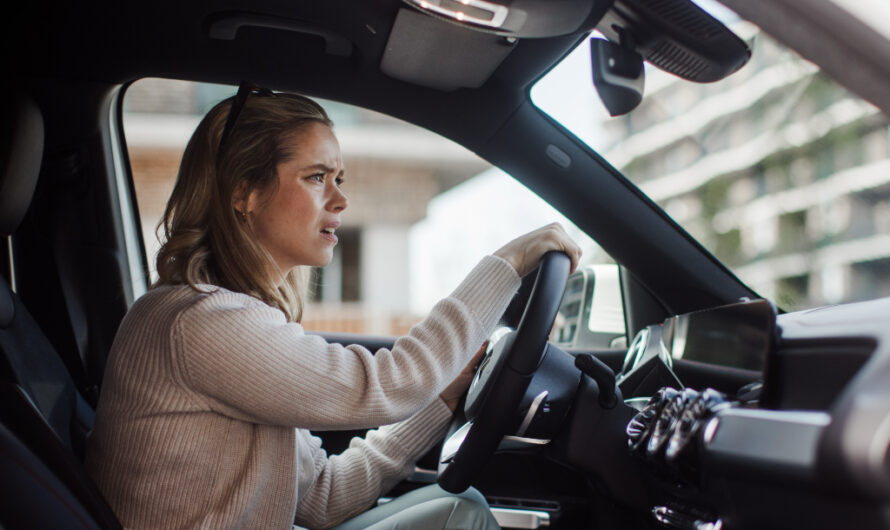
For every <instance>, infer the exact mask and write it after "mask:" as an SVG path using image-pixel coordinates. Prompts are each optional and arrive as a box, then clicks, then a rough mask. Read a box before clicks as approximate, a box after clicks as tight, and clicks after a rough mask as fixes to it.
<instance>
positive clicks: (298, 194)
mask: <svg viewBox="0 0 890 530" xmlns="http://www.w3.org/2000/svg"><path fill="white" fill-rule="evenodd" d="M287 141H288V142H290V143H291V152H292V155H293V156H292V157H291V158H290V160H287V161H286V162H282V163H281V164H279V165H278V168H277V171H278V182H277V184H276V185H273V186H270V188H271V189H268V190H254V191H253V192H251V194H250V196H249V197H248V199H247V205H246V212H247V218H248V222H249V223H250V227H251V229H252V231H253V233H254V235H255V236H256V238H257V240H258V241H259V242H260V244H262V245H263V247H264V248H265V249H266V250H267V251H268V252H269V254H271V255H272V258H273V259H274V260H275V263H276V264H277V265H278V268H279V272H280V273H281V275H282V276H283V275H284V274H286V273H287V272H288V271H289V270H290V269H292V268H294V267H296V266H297V265H312V266H323V265H327V264H328V263H330V261H331V258H332V257H333V252H334V245H336V244H337V236H336V235H335V234H334V231H335V230H336V229H337V227H338V226H340V214H341V213H342V212H343V210H345V209H346V207H347V206H348V204H349V201H348V200H347V198H346V195H344V194H343V192H342V191H341V190H340V184H341V182H342V181H343V160H342V158H341V156H340V144H339V143H338V142H337V138H336V137H334V133H333V132H332V131H331V129H330V127H328V126H327V125H324V124H322V123H312V124H310V125H307V126H305V127H302V128H301V129H300V130H298V131H297V132H296V133H294V134H293V135H291V137H290V138H289V139H288V140H287ZM238 202H240V204H238ZM243 205H244V204H243V201H236V204H235V207H236V209H238V210H241V211H245V210H242V209H241V208H239V206H243Z"/></svg>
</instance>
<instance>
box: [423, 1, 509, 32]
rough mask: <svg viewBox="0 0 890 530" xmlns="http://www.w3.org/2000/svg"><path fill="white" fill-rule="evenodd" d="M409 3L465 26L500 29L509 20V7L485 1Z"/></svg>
mask: <svg viewBox="0 0 890 530" xmlns="http://www.w3.org/2000/svg"><path fill="white" fill-rule="evenodd" d="M406 1H407V3H409V4H411V5H413V6H415V7H417V8H420V9H422V10H424V11H427V12H429V13H432V14H434V15H438V16H442V17H446V18H450V19H452V20H456V21H458V22H460V23H463V24H474V25H477V26H485V27H488V28H500V27H501V26H502V25H503V24H504V21H505V20H507V14H508V13H509V9H508V8H507V6H503V5H500V4H495V3H492V2H485V1H484V0H406Z"/></svg>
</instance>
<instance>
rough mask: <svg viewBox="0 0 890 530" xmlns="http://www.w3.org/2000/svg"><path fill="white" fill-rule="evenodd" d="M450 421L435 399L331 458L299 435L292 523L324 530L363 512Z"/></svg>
mask: <svg viewBox="0 0 890 530" xmlns="http://www.w3.org/2000/svg"><path fill="white" fill-rule="evenodd" d="M450 419H451V411H450V410H449V409H448V407H447V406H445V404H444V403H443V402H442V400H439V399H436V400H434V401H433V403H431V404H430V405H428V406H427V407H425V408H424V409H422V410H421V411H420V412H418V413H417V414H415V415H414V416H412V417H411V418H409V419H407V420H405V421H403V422H400V423H397V424H395V425H389V426H387V427H383V428H380V429H376V430H372V431H368V433H367V435H365V437H364V438H353V439H352V441H351V442H350V444H349V448H348V449H346V450H345V451H343V453H341V454H339V455H334V456H331V457H330V458H328V456H327V454H326V453H325V451H324V450H323V449H321V447H320V445H321V441H320V440H319V439H318V438H316V437H314V436H311V435H309V434H308V433H306V432H305V431H303V432H299V433H298V438H300V439H299V440H298V451H304V452H305V453H304V454H300V455H299V460H300V462H301V470H300V477H299V483H298V488H297V489H298V495H299V503H298V504H297V514H296V520H295V522H296V523H297V524H298V525H301V526H307V527H309V528H327V527H330V526H333V525H336V524H338V523H340V522H342V521H344V520H346V519H348V518H350V517H353V516H355V515H358V514H359V513H361V512H362V511H364V510H366V509H368V508H369V507H371V506H372V504H373V503H374V501H375V500H376V499H377V498H378V497H380V495H382V494H383V493H386V492H387V491H388V490H389V489H390V488H392V487H393V486H394V485H395V484H396V483H397V482H398V481H399V480H401V479H403V478H405V477H406V476H408V474H410V472H411V470H412V468H413V466H414V462H415V461H416V460H417V459H418V458H420V457H421V456H422V455H423V454H424V453H426V452H427V451H428V450H429V448H430V447H432V445H433V444H434V443H435V442H436V441H438V440H440V439H441V438H442V436H443V435H444V433H445V429H446V427H447V426H448V422H449V420H450ZM301 437H302V438H301ZM303 466H305V467H306V468H308V469H306V470H305V472H304V470H303V469H302V467H303ZM310 466H311V468H310Z"/></svg>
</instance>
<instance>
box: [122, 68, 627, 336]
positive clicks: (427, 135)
mask: <svg viewBox="0 0 890 530" xmlns="http://www.w3.org/2000/svg"><path fill="white" fill-rule="evenodd" d="M235 90H236V87H231V86H222V85H210V84H202V83H191V82H185V81H172V80H166V79H143V80H140V81H138V82H136V83H134V84H133V85H132V86H131V87H129V88H128V90H127V92H126V95H125V97H124V111H125V112H124V132H125V135H126V140H127V150H128V154H129V159H130V164H131V167H132V170H133V180H134V185H135V190H136V196H137V202H138V206H139V213H140V217H141V223H142V235H143V239H144V242H145V245H146V255H147V257H148V262H149V263H148V265H149V269H150V271H151V274H152V280H154V279H155V278H156V276H155V275H154V274H155V273H154V258H155V255H156V253H157V251H158V248H159V238H158V234H157V233H156V229H157V226H158V222H159V221H160V219H161V216H162V215H163V211H164V207H165V205H166V202H167V199H168V197H169V195H170V192H171V191H172V189H173V184H174V182H175V177H176V172H177V169H178V167H179V162H180V159H181V157H182V152H183V150H184V149H185V145H186V142H187V141H188V139H189V137H190V136H191V134H192V132H193V131H194V129H195V127H196V126H197V124H198V122H199V120H200V119H201V117H202V116H203V115H204V114H206V112H207V111H208V110H209V109H210V108H211V107H212V106H213V105H215V104H216V103H217V102H219V101H220V100H221V99H223V98H226V97H228V96H231V95H232V94H234V92H235ZM321 103H322V105H323V106H324V107H325V109H326V110H327V111H328V113H329V114H330V116H331V118H332V120H333V121H334V124H335V125H334V131H335V133H336V135H337V137H338V139H339V141H340V144H341V149H342V152H343V156H344V164H345V168H346V181H345V183H344V185H343V190H344V192H345V193H346V194H347V196H349V198H350V203H349V208H348V209H347V210H346V211H345V212H344V214H343V216H342V219H343V225H342V226H341V227H340V228H339V229H338V230H337V235H338V237H339V243H338V244H337V246H336V247H335V250H334V258H333V261H332V263H331V264H330V265H328V266H327V267H324V268H322V269H316V270H314V271H313V279H314V281H313V286H312V299H311V301H310V304H309V306H308V307H307V309H306V311H305V312H304V318H303V322H302V323H303V325H304V327H305V328H306V329H307V330H310V331H327V332H345V333H362V334H372V335H403V334H406V333H407V331H408V329H409V328H410V326H412V325H413V324H415V323H416V322H418V321H420V320H421V318H422V317H423V316H424V315H425V314H426V313H427V312H429V310H430V308H431V307H432V305H433V304H434V303H435V302H437V301H438V300H440V299H441V298H443V297H445V296H447V295H448V294H449V293H450V292H451V290H452V289H454V288H455V287H456V286H457V285H458V283H460V281H461V280H462V279H463V278H464V276H466V274H467V273H469V271H470V269H471V268H472V267H473V266H474V265H475V264H476V263H477V262H478V260H479V259H481V258H482V256H484V255H485V254H488V253H491V252H493V251H495V250H497V249H498V248H499V247H500V246H501V245H503V244H504V243H506V242H507V241H509V240H511V239H513V238H514V237H516V236H518V235H521V234H522V233H525V232H527V231H530V230H533V229H535V228H538V227H540V226H542V225H544V224H546V223H549V222H552V221H559V222H562V223H563V225H564V226H565V227H566V228H567V230H569V232H570V233H571V234H572V236H573V237H574V238H575V239H576V240H578V241H579V243H580V244H581V245H582V248H583V250H584V253H585V257H584V260H585V261H584V263H593V262H604V261H609V258H608V256H606V255H605V254H604V253H603V252H602V251H601V250H599V248H598V246H597V245H596V244H595V243H594V242H593V241H592V240H591V239H590V238H589V237H587V236H585V235H584V234H583V233H582V232H581V231H580V230H579V229H578V228H577V227H575V226H574V225H572V224H571V223H570V222H569V221H568V220H567V219H565V218H564V217H563V216H561V215H560V214H559V213H558V212H557V211H556V210H554V209H553V208H552V207H550V206H549V205H548V204H547V203H545V202H544V201H543V200H542V199H540V198H539V197H537V196H536V195H535V194H534V193H532V192H531V191H529V190H528V189H527V188H525V187H523V186H522V185H521V184H519V183H518V182H516V181H515V180H514V179H513V178H512V177H510V176H508V175H506V174H505V173H503V172H502V171H500V170H498V169H496V168H492V167H491V166H490V164H488V163H487V162H485V161H483V160H482V159H480V158H479V157H477V156H476V155H474V154H473V153H471V152H469V151H467V150H466V149H464V148H462V147H460V146H459V145H457V144H455V143H453V142H451V141H449V140H446V139H444V138H442V137H440V136H438V135H436V134H433V133H431V132H429V131H427V130H424V129H422V128H420V127H417V126H414V125H411V124H408V123H405V122H402V121H399V120H396V119H393V118H390V117H387V116H384V115H381V114H378V113H374V112H371V111H368V110H365V109H360V108H357V107H353V106H349V105H345V104H341V103H336V102H330V101H322V102H321Z"/></svg>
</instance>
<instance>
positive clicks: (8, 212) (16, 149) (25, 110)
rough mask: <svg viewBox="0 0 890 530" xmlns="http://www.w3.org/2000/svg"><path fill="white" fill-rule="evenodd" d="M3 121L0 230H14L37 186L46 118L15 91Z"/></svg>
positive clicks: (0, 133)
mask: <svg viewBox="0 0 890 530" xmlns="http://www.w3.org/2000/svg"><path fill="white" fill-rule="evenodd" d="M10 98H11V101H7V105H6V108H7V111H8V114H6V115H5V116H4V117H3V120H2V121H0V164H2V166H0V233H2V234H3V235H10V234H12V233H13V232H15V229H16V228H17V227H18V225H19V223H20V222H21V221H22V218H23V217H24V216H25V212H26V211H28V205H29V204H30V203H31V196H32V195H33V194H34V188H35V187H36V185H37V176H38V175H39V174H40V163H41V160H42V158H43V117H42V116H41V114H40V109H39V108H38V107H37V104H36V103H34V100H32V99H31V98H30V97H28V96H27V95H25V94H23V93H22V92H21V91H19V90H14V92H13V94H12V95H11V96H10Z"/></svg>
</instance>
